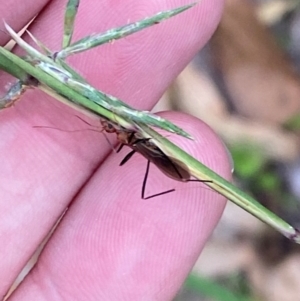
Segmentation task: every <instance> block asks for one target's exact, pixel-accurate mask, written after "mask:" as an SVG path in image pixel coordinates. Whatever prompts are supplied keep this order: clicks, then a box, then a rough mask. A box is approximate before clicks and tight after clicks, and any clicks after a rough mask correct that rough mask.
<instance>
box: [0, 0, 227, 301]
mask: <svg viewBox="0 0 300 301" xmlns="http://www.w3.org/2000/svg"><path fill="white" fill-rule="evenodd" d="M45 2H46V1H32V0H27V1H23V2H22V5H25V6H23V7H21V8H22V9H21V8H20V3H19V2H18V1H16V0H10V1H9V2H7V1H6V2H5V4H4V3H1V4H0V12H1V13H2V18H1V19H5V20H6V22H7V23H8V24H9V25H11V26H12V27H13V28H14V29H19V28H21V27H22V26H24V25H25V24H26V21H28V20H29V19H30V18H31V17H33V16H34V14H36V13H37V12H38V11H39V9H40V7H41V6H42V5H43V4H44V3H45ZM222 2H223V1H220V0H214V1H211V0H202V2H201V3H200V4H198V5H197V6H196V7H194V8H192V9H191V10H189V11H187V12H184V13H183V14H181V15H179V16H176V17H174V18H172V19H169V20H167V21H164V22H163V23H161V24H159V25H157V26H154V27H151V28H149V29H146V30H145V31H142V32H140V33H137V34H134V35H132V36H130V37H127V38H125V39H122V40H118V41H116V42H114V43H112V44H109V45H104V46H102V47H99V48H96V49H93V50H91V51H88V52H87V53H84V54H79V55H76V56H74V57H71V60H70V61H71V62H72V64H73V65H75V66H76V68H77V69H78V70H80V71H82V72H81V73H82V74H83V75H84V77H85V78H87V79H88V81H89V82H90V83H91V84H92V85H94V86H96V87H97V88H99V89H101V90H102V91H105V92H107V93H110V94H112V95H115V96H118V97H119V98H121V99H122V100H124V101H125V102H128V103H130V104H131V105H132V106H133V107H135V108H139V109H150V108H151V107H152V106H153V105H154V103H155V101H157V99H158V98H159V97H160V96H161V94H162V93H163V91H164V90H165V89H166V87H167V86H168V85H169V84H170V83H171V81H172V80H173V79H174V78H175V76H176V75H177V74H178V73H179V72H180V71H181V70H182V68H183V67H184V66H185V65H186V64H187V62H188V61H189V60H190V59H191V58H192V56H193V55H194V54H195V53H196V51H197V50H198V49H199V48H200V47H201V46H202V45H203V44H204V43H205V42H206V41H207V39H208V38H209V37H210V35H211V34H212V32H213V30H214V28H215V27H216V25H217V22H218V20H219V18H220V13H221V9H222ZM187 3H189V2H188V1H184V0H176V1H167V0H165V1H162V0H160V1H142V0H139V1H137V0H127V1H109V0H103V1H101V2H100V1H99V2H97V4H96V2H95V1H92V0H83V1H82V3H81V4H80V7H79V14H78V19H77V22H76V27H75V28H76V29H75V40H77V39H78V38H79V37H82V36H84V35H87V34H90V33H93V32H101V31H104V30H107V29H110V28H112V27H115V26H120V25H124V24H126V23H127V22H128V19H129V18H130V21H132V20H133V19H134V20H139V19H141V18H144V17H146V16H150V15H152V14H154V13H157V12H158V11H162V10H165V9H171V8H174V7H177V6H180V5H183V4H187ZM4 6H6V7H5V8H4ZM7 6H8V8H7ZM64 6H65V1H58V0H56V1H49V3H48V5H47V6H46V7H45V9H44V10H43V11H42V13H41V14H40V15H39V17H38V18H37V19H36V20H35V21H34V23H33V24H32V26H31V27H30V31H31V32H32V33H33V35H35V36H36V37H37V38H38V39H40V40H41V41H42V42H44V43H45V44H46V45H47V46H48V47H49V48H50V49H52V50H58V49H60V44H61V39H62V18H63V11H64ZM16 10H19V12H16ZM15 14H17V15H18V17H17V18H11V16H13V15H15ZM0 37H1V38H2V41H4V40H5V39H6V38H7V37H6V36H5V35H0ZM0 82H1V81H0ZM199 101H201V100H199ZM75 114H76V113H75ZM73 115H74V111H73V110H71V109H69V108H67V107H65V106H63V105H61V104H59V103H57V102H56V101H55V100H51V99H50V98H49V97H47V96H45V94H43V93H42V92H40V91H28V92H26V94H25V96H24V97H22V100H21V101H20V102H18V103H17V104H16V105H15V106H14V107H13V108H10V109H7V110H4V111H1V112H0V124H1V126H0V131H1V143H0V147H1V159H0V166H1V168H0V177H1V182H0V191H1V198H0V215H1V216H0V245H1V258H0V270H1V274H0V295H4V294H5V292H6V291H7V289H8V288H9V286H10V285H11V284H12V282H13V280H14V278H15V277H16V276H17V275H18V273H19V272H20V270H21V269H22V267H23V266H24V264H25V263H26V262H27V260H28V259H29V257H30V256H31V255H32V253H33V252H34V250H35V249H36V248H37V247H38V245H39V244H40V243H41V241H42V240H43V238H44V237H45V236H46V235H47V233H48V232H49V231H50V229H51V228H52V227H53V225H54V224H55V222H56V220H57V219H58V218H59V216H60V215H61V214H62V213H63V211H64V209H65V208H66V207H67V206H68V205H69V204H70V203H71V202H72V204H71V206H70V209H69V210H68V211H67V214H66V215H65V216H64V218H63V221H62V222H61V224H60V225H59V226H58V228H57V229H56V231H55V233H54V235H53V236H52V237H51V238H50V240H49V242H48V244H47V246H46V248H45V250H44V251H43V253H42V255H41V257H40V258H39V261H38V263H37V265H36V267H35V268H34V269H33V271H32V272H31V273H30V274H29V275H28V277H27V278H26V279H25V281H24V282H23V283H22V284H21V286H20V287H19V288H18V289H17V291H16V292H15V293H14V294H13V296H12V297H11V298H10V299H9V300H170V299H171V298H172V297H173V296H174V294H175V293H176V292H177V290H178V289H179V287H180V285H181V284H182V282H183V280H184V278H185V277H186V275H187V274H188V272H189V271H190V269H191V267H192V266H193V264H194V262H195V260H196V259H197V257H198V256H199V254H200V252H201V250H202V248H203V246H204V244H205V242H206V240H207V238H208V237H209V235H210V233H211V232H212V230H213V228H214V227H215V225H216V223H217V221H218V219H219V218H220V215H221V213H222V210H223V208H224V204H225V200H224V198H223V197H221V196H220V195H219V194H217V193H216V192H213V191H210V190H209V189H204V188H203V186H202V185H201V184H200V183H193V184H192V183H178V182H176V181H172V180H170V179H168V178H167V177H166V176H165V175H163V174H162V173H161V172H159V171H158V170H157V169H155V168H152V169H151V170H150V175H149V183H148V185H147V194H148V195H149V194H154V193H157V192H160V191H162V190H164V189H165V190H168V189H170V188H175V189H176V191H175V192H174V193H170V194H167V195H163V196H160V197H157V198H153V199H150V200H142V199H141V196H140V195H141V186H142V179H143V175H144V172H145V166H146V162H145V159H144V158H142V157H141V156H139V155H134V157H133V159H132V160H130V162H128V163H127V164H126V165H125V166H123V167H119V166H118V165H119V162H120V161H121V159H122V157H123V156H124V151H123V152H122V153H121V154H118V155H116V154H112V155H110V156H108V157H107V154H108V153H109V151H110V146H109V145H108V144H107V143H106V141H105V139H104V138H103V137H102V135H99V134H98V133H94V132H79V133H76V134H75V133H74V134H68V133H61V132H57V131H49V130H38V129H35V128H33V127H32V126H33V125H48V124H52V125H54V126H56V127H59V128H62V129H74V128H76V127H77V128H78V127H79V126H81V127H82V123H81V122H80V121H78V120H76V118H74V117H73ZM164 117H166V118H168V119H170V120H172V121H173V122H174V123H175V124H177V125H179V126H180V127H182V128H183V129H185V130H186V131H187V132H188V133H191V134H192V135H193V137H195V141H189V140H187V139H184V138H181V137H178V136H174V135H172V137H170V138H171V139H172V140H174V141H176V143H178V145H180V146H181V147H183V148H184V149H186V150H187V151H188V152H189V153H191V154H192V155H193V156H195V157H196V158H198V159H199V160H200V161H202V162H203V163H204V164H206V165H208V166H209V167H210V168H212V169H213V170H215V171H216V172H218V173H219V174H220V175H222V176H224V177H226V178H229V177H230V164H229V163H228V158H227V155H226V152H225V150H224V147H223V145H222V143H221V142H220V141H219V140H218V138H217V137H216V136H215V134H214V133H213V132H212V131H211V130H210V129H209V128H208V127H207V126H205V125H204V124H203V123H202V122H200V121H199V120H197V119H195V118H191V117H189V116H186V115H183V114H179V113H164ZM74 120H75V121H74ZM168 137H169V136H168ZM104 160H105V161H104ZM190 185H191V186H190ZM189 186H190V187H192V188H191V189H189Z"/></svg>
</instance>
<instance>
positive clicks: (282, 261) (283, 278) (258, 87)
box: [156, 0, 300, 301]
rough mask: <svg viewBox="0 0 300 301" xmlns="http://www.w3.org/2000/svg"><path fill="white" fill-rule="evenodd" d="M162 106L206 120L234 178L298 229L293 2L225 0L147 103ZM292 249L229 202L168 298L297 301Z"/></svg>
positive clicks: (297, 48) (298, 68) (296, 15)
mask: <svg viewBox="0 0 300 301" xmlns="http://www.w3.org/2000/svg"><path fill="white" fill-rule="evenodd" d="M200 30H201V28H199V31H200ZM165 109H173V110H180V111H183V112H187V113H189V114H192V115H194V116H196V117H198V118H200V119H202V120H204V121H205V122H206V123H207V124H209V125H210V126H211V127H212V128H213V129H214V130H215V131H216V132H217V133H218V134H219V135H220V136H221V137H222V138H223V140H224V142H225V143H226V145H227V146H228V148H229V150H230V152H231V154H232V157H233V160H234V166H235V173H234V181H235V184H237V185H238V186H239V187H240V188H242V189H243V190H244V191H246V192H248V193H249V194H251V195H252V196H254V197H255V198H256V199H257V200H259V201H260V202H261V203H262V204H263V205H264V206H266V207H268V208H269V209H270V210H272V211H273V212H275V213H276V214H278V215H279V216H281V217H282V218H284V219H285V220H287V221H288V222H289V223H291V224H292V225H294V226H298V227H299V226H300V206H299V201H300V152H299V147H300V143H299V142H300V140H299V134H300V1H299V0H297V1H294V0H293V1H289V0H256V1H253V0H252V1H250V0H226V6H225V11H224V15H223V18H222V21H221V23H220V25H219V28H218V30H217V31H216V33H215V34H214V36H213V38H212V39H211V41H210V43H209V44H208V45H207V46H206V47H205V48H204V49H203V50H202V51H201V52H200V53H199V54H198V55H197V57H195V59H194V61H193V62H192V63H191V64H190V65H189V66H188V67H187V68H186V69H185V70H184V71H183V72H182V74H181V75H180V76H179V77H178V78H177V80H176V81H175V82H174V83H173V85H172V86H171V87H170V89H169V90H168V91H167V93H166V94H165V95H164V97H163V98H162V100H161V101H160V103H159V104H158V105H157V107H156V110H157V111H158V110H165ZM299 250H300V248H299V247H298V246H297V245H295V244H293V243H291V242H289V241H288V240H287V239H285V238H284V237H282V236H281V235H280V234H278V233H276V232H275V231H274V230H273V229H271V228H270V227H267V226H265V225H264V224H262V223H261V222H260V221H258V220H256V219H255V218H254V217H252V216H250V215H249V214H248V213H246V212H244V211H243V210H241V209H240V208H238V207H237V206H235V205H233V204H231V203H229V204H228V205H227V208H226V210H225V213H224V216H223V218H222V220H221V222H220V223H219V225H218V227H217V229H216V230H215V232H214V234H213V236H212V237H211V239H210V241H209V243H208V244H207V246H206V248H205V249H204V251H203V253H202V255H201V257H200V258H199V261H198V262H197V264H196V265H195V267H194V270H193V273H192V274H191V275H190V277H189V278H188V279H187V281H186V284H185V286H184V287H183V288H182V290H181V292H180V293H179V295H178V296H177V298H176V301H182V300H187V301H196V300H221V301H223V300H226V301H231V300H248V301H250V300H261V301H289V300H291V301H296V300H300V252H299Z"/></svg>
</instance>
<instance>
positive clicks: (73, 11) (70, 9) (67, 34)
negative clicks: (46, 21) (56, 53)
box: [62, 0, 80, 49]
mask: <svg viewBox="0 0 300 301" xmlns="http://www.w3.org/2000/svg"><path fill="white" fill-rule="evenodd" d="M79 2H80V0H69V1H68V3H67V7H66V11H65V18H64V34H63V42H62V49H64V48H66V47H68V46H69V45H70V44H71V40H72V36H73V32H74V22H75V18H76V15H77V11H78V7H79Z"/></svg>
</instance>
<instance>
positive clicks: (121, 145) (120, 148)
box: [117, 143, 125, 160]
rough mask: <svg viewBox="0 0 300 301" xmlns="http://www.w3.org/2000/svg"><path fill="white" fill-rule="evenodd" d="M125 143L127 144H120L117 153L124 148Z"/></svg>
mask: <svg viewBox="0 0 300 301" xmlns="http://www.w3.org/2000/svg"><path fill="white" fill-rule="evenodd" d="M124 145H125V144H123V143H121V144H120V146H119V148H118V149H117V153H119V152H120V151H121V150H122V148H123V146H124ZM123 160H124V159H123Z"/></svg>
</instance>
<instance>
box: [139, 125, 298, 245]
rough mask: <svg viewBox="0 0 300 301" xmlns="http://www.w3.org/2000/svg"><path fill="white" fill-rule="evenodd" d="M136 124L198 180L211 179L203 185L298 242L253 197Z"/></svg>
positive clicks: (289, 228) (291, 230)
mask: <svg viewBox="0 0 300 301" xmlns="http://www.w3.org/2000/svg"><path fill="white" fill-rule="evenodd" d="M138 126H139V127H140V128H141V129H142V130H143V131H144V132H145V133H146V134H148V135H149V137H152V138H154V142H155V144H157V146H158V147H159V148H161V149H162V151H163V152H164V153H165V154H166V155H168V156H170V157H172V158H175V159H177V160H179V161H180V162H182V163H183V164H184V165H186V166H187V167H188V169H189V171H190V172H191V175H192V176H194V177H195V178H197V179H199V180H207V181H211V182H206V183H205V185H207V186H209V187H211V188H212V189H213V190H215V191H217V192H218V193H220V194H221V195H223V196H225V197H226V198H227V199H229V200H230V201H232V202H233V203H235V204H236V205H238V206H239V207H241V208H243V209H244V210H246V211H247V212H249V213H250V214H252V215H254V216H255V217H257V218H258V219H260V220H261V221H262V222H264V223H266V224H268V225H270V226H271V227H273V228H274V229H276V230H277V231H279V232H280V233H282V234H283V235H284V236H286V237H287V238H289V239H291V240H293V241H295V242H296V243H300V233H299V231H298V230H297V229H295V228H294V227H292V226H291V225H289V224H288V223H287V222H285V221H284V220H282V219H281V218H280V217H278V216H277V215H276V214H274V213H273V212H271V211H270V210H268V209H267V208H265V207H264V206H262V205H261V204H260V203H259V202H257V201H256V200H255V199H253V198H252V197H250V196H249V195H247V194H246V193H244V192H243V191H241V190H240V189H238V188H237V187H235V186H234V185H233V184H232V183H230V182H228V181H226V180H225V179H224V178H222V177H221V176H219V175H218V174H216V173H215V172H213V171H212V170H211V169H209V168H208V167H206V166H205V165H203V164H202V163H200V162H199V161H197V160H196V159H195V158H193V157H192V156H190V155H189V154H188V153H186V152H185V151H183V150H182V149H180V148H179V147H178V146H176V145H175V144H173V143H172V142H171V141H169V140H168V139H166V138H164V137H162V136H161V135H160V134H158V133H157V132H155V131H154V130H152V129H150V128H148V127H146V126H144V125H141V124H138Z"/></svg>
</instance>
